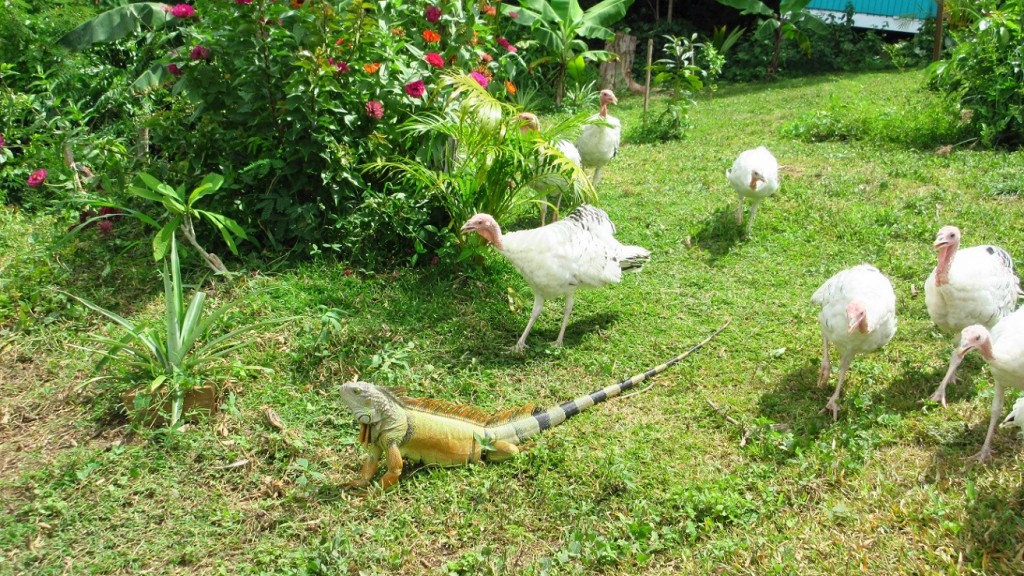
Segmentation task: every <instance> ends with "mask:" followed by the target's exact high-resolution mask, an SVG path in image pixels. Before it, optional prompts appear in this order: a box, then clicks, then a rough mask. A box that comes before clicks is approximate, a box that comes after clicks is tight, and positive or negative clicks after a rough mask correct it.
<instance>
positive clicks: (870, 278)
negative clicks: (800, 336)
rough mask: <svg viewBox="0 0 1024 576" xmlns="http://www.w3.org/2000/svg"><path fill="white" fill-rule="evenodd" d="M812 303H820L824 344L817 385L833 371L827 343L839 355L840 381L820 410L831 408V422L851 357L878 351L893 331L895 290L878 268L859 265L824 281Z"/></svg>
mask: <svg viewBox="0 0 1024 576" xmlns="http://www.w3.org/2000/svg"><path fill="white" fill-rule="evenodd" d="M811 302H812V303H813V304H817V305H818V306H821V312H820V313H819V314H818V321H819V322H821V336H822V340H824V343H825V351H824V353H823V355H822V359H821V371H820V373H819V375H818V385H819V386H821V385H822V384H825V383H826V382H828V379H829V376H830V375H831V373H832V364H831V363H830V362H829V357H828V347H829V343H830V342H831V343H832V344H835V345H836V348H837V349H838V350H839V353H840V355H841V358H842V359H841V360H840V364H839V383H838V384H836V389H835V392H834V393H833V394H832V396H831V397H830V398H829V399H828V403H827V404H826V405H825V408H824V409H822V412H824V411H826V410H828V411H831V412H832V420H833V421H834V420H836V419H837V417H838V415H839V405H838V404H837V400H839V394H840V392H841V391H842V389H843V381H844V380H845V379H846V371H847V370H848V369H849V368H850V363H851V362H852V361H853V358H854V356H856V355H858V354H866V353H868V352H874V351H875V350H878V349H879V348H881V347H882V346H885V345H886V344H888V343H889V340H891V339H892V337H893V334H895V333H896V293H895V292H893V289H892V283H890V282H889V279H888V278H886V277H885V275H884V274H882V273H881V272H879V271H878V268H875V267H874V266H871V265H869V264H861V265H860V266H854V267H853V268H850V269H848V270H843V271H842V272H839V273H838V274H836V275H835V276H833V277H831V278H829V279H828V280H827V281H825V283H824V284H822V285H821V287H820V288H818V289H817V290H816V291H815V292H814V295H813V296H811Z"/></svg>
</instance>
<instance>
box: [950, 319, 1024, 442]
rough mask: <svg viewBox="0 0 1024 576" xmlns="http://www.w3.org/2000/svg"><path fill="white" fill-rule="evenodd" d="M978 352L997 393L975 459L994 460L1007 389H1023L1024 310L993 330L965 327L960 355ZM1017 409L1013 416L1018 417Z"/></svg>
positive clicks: (1001, 321)
mask: <svg viewBox="0 0 1024 576" xmlns="http://www.w3.org/2000/svg"><path fill="white" fill-rule="evenodd" d="M971 350H978V351H979V352H981V356H982V357H983V358H984V359H985V361H986V362H988V365H989V368H991V369H992V378H993V379H994V380H995V387H996V390H995V394H994V396H993V397H992V418H991V419H990V420H989V424H988V433H987V434H986V435H985V443H984V444H982V445H981V452H978V453H977V454H975V455H974V456H973V457H972V459H973V460H988V459H989V458H991V457H992V435H993V433H994V432H995V430H996V424H997V423H998V422H999V417H1000V416H1001V415H1002V412H1003V394H1004V392H1005V391H1006V387H1007V386H1012V387H1014V388H1018V389H1022V390H1024V308H1022V309H1020V310H1017V311H1016V312H1014V313H1013V314H1010V315H1009V316H1007V317H1005V318H1003V319H1002V320H1000V321H999V322H998V323H997V324H996V325H995V327H994V328H992V331H991V332H989V330H988V328H986V327H984V326H982V325H981V324H975V325H973V326H968V327H967V328H964V329H963V331H962V332H961V333H960V349H959V350H958V355H959V356H961V357H962V356H964V355H965V354H967V353H968V352H970V351H971ZM1016 408H1017V407H1016V406H1015V407H1014V412H1011V414H1010V415H1011V416H1012V417H1014V418H1016V416H1015V415H1016Z"/></svg>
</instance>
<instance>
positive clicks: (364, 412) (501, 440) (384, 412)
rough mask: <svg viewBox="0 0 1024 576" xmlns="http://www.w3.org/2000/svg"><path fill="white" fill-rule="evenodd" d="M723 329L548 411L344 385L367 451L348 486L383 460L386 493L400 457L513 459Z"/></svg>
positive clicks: (447, 462)
mask: <svg viewBox="0 0 1024 576" xmlns="http://www.w3.org/2000/svg"><path fill="white" fill-rule="evenodd" d="M727 325H728V322H726V326H727ZM724 328H725V326H722V327H721V328H719V329H718V330H717V331H715V332H714V333H713V334H712V335H711V336H709V337H708V338H707V339H705V340H704V341H703V342H701V343H700V344H697V345H696V346H694V347H692V348H690V349H689V350H687V351H686V352H684V353H682V354H680V355H678V356H676V357H675V358H672V359H671V360H669V361H668V362H665V363H664V364H661V365H659V366H656V367H654V368H651V369H650V370H647V371H646V372H643V373H642V374H637V375H636V376H633V377H632V378H627V379H626V380H623V381H622V382H619V383H618V384H613V385H611V386H607V387H605V388H603V389H601V390H598V391H596V392H592V393H590V394H587V395H586V396H580V397H579V398H576V399H575V400H570V401H568V402H565V403H564V404H561V405H559V406H555V407H553V408H549V409H547V410H540V409H537V408H535V406H534V405H533V404H528V405H526V406H523V407H522V408H518V409H515V410H509V411H507V412H502V413H500V414H495V415H488V414H486V413H484V412H482V411H481V410H479V409H476V408H473V407H471V406H462V405H457V404H452V403H448V402H443V401H440V400H426V399H417V398H406V397H401V396H398V395H396V394H394V393H392V392H391V391H389V390H387V389H385V388H379V387H377V386H374V385H373V384H370V383H368V382H349V383H347V384H344V385H343V386H342V387H341V399H342V401H343V402H344V403H345V405H346V406H347V407H348V408H349V410H351V411H352V414H353V415H354V416H355V419H356V422H358V423H359V441H360V443H362V444H364V445H365V446H366V447H367V449H368V450H369V454H368V455H367V458H366V461H365V462H364V463H363V470H362V474H361V475H360V478H359V480H358V481H355V482H352V485H354V486H357V487H359V486H366V485H367V484H369V483H370V481H371V480H373V477H374V476H375V475H376V474H377V469H378V468H379V466H380V460H381V458H382V457H386V459H387V472H386V473H385V474H384V477H383V478H382V479H381V487H382V488H384V489H387V488H390V487H391V486H393V485H394V484H395V483H396V482H398V479H399V477H400V476H401V475H402V460H403V458H405V459H407V460H409V461H410V462H414V463H418V462H422V463H424V464H434V465H438V466H460V465H465V464H473V463H477V462H483V461H491V462H494V461H500V460H505V459H507V458H510V457H512V456H515V455H516V454H518V453H519V447H518V445H519V444H521V443H522V442H523V441H524V440H526V439H527V438H529V437H531V436H534V435H536V434H538V433H540V432H543V431H544V430H547V429H548V428H551V427H553V426H557V425H559V424H561V423H562V422H564V421H566V420H567V419H569V418H571V417H573V416H575V415H576V414H579V413H580V412H582V411H584V410H586V409H587V408H590V407H591V406H593V405H594V404H599V403H601V402H604V401H605V400H608V399H609V398H614V397H615V396H618V395H619V394H621V393H622V392H624V391H626V390H628V389H630V388H632V387H633V386H635V385H637V384H638V383H640V382H643V381H644V380H646V379H648V378H650V377H652V376H655V375H657V374H660V373H661V372H664V371H665V370H666V369H667V368H668V367H669V366H671V365H673V364H675V363H677V362H679V361H680V360H682V359H683V358H686V357H687V356H688V355H689V354H690V353H691V352H693V351H695V350H697V349H699V348H700V347H701V346H703V345H704V344H706V343H707V342H708V341H710V340H711V339H712V338H714V337H715V336H716V335H718V333H719V332H721V331H722V330H723V329H724Z"/></svg>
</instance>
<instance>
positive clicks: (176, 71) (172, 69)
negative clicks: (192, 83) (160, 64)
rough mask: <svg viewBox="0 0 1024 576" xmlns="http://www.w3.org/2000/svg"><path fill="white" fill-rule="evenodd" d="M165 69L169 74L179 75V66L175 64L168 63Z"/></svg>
mask: <svg viewBox="0 0 1024 576" xmlns="http://www.w3.org/2000/svg"><path fill="white" fill-rule="evenodd" d="M167 71H168V72H170V73H171V76H181V68H180V67H179V66H178V65H177V64H168V65H167Z"/></svg>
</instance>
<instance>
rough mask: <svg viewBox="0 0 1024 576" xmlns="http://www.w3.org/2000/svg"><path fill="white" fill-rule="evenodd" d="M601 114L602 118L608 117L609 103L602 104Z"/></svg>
mask: <svg viewBox="0 0 1024 576" xmlns="http://www.w3.org/2000/svg"><path fill="white" fill-rule="evenodd" d="M599 114H600V115H601V118H607V117H608V103H607V102H602V103H601V112H599Z"/></svg>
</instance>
